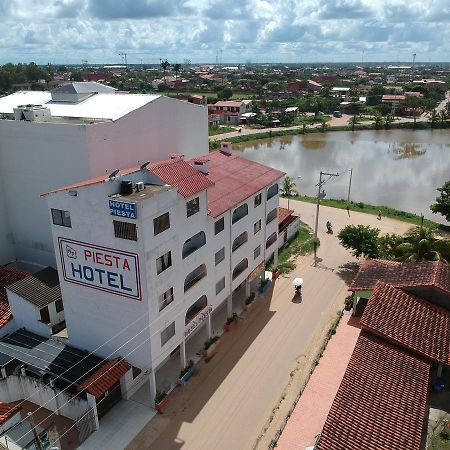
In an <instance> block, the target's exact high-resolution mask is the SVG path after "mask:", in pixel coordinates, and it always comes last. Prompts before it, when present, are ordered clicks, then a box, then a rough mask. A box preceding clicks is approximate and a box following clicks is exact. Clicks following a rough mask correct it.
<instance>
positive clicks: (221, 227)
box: [214, 217, 225, 234]
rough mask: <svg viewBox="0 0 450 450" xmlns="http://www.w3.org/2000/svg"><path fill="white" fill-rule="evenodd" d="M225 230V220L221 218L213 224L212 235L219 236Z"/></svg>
mask: <svg viewBox="0 0 450 450" xmlns="http://www.w3.org/2000/svg"><path fill="white" fill-rule="evenodd" d="M224 228H225V219H224V218H223V217H222V218H221V219H219V220H217V221H216V222H215V223H214V234H219V233H220V232H221V231H223V230H224Z"/></svg>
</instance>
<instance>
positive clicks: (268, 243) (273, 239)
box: [266, 232, 277, 248]
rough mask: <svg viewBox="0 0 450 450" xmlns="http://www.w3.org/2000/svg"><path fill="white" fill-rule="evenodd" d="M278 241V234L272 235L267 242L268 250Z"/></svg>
mask: <svg viewBox="0 0 450 450" xmlns="http://www.w3.org/2000/svg"><path fill="white" fill-rule="evenodd" d="M276 240H277V233H276V232H274V233H272V234H271V235H270V236H269V237H268V238H267V241H266V248H269V247H270V246H271V245H272V244H273V243H274V242H275V241H276Z"/></svg>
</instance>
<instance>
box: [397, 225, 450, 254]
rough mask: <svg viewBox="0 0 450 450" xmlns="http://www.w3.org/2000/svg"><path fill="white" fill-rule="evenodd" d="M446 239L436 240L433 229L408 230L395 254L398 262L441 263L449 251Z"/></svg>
mask: <svg viewBox="0 0 450 450" xmlns="http://www.w3.org/2000/svg"><path fill="white" fill-rule="evenodd" d="M449 244H450V243H449V242H448V240H447V239H438V238H437V237H436V229H435V228H433V227H425V226H418V227H414V228H411V229H409V230H408V231H407V232H406V233H405V235H404V237H403V243H402V244H400V245H399V246H397V248H396V249H395V252H396V253H397V255H398V256H397V259H398V260H399V261H405V262H406V261H443V262H447V260H446V258H445V257H446V256H447V257H448V256H449V255H448V254H447V251H448V249H449Z"/></svg>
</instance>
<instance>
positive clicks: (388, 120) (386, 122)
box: [384, 114, 394, 130]
mask: <svg viewBox="0 0 450 450" xmlns="http://www.w3.org/2000/svg"><path fill="white" fill-rule="evenodd" d="M393 121H394V118H393V117H392V116H391V115H390V114H387V115H386V117H385V118H384V127H385V128H386V130H387V129H389V126H390V124H391V123H392V122H393Z"/></svg>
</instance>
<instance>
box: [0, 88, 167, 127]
mask: <svg viewBox="0 0 450 450" xmlns="http://www.w3.org/2000/svg"><path fill="white" fill-rule="evenodd" d="M160 97H161V96H160V95H147V94H114V93H111V94H106V93H99V94H95V95H91V96H90V97H88V98H87V99H85V100H83V101H80V102H79V103H64V102H52V101H51V100H52V96H51V93H50V92H41V91H19V92H15V93H14V94H11V95H8V96H6V97H2V98H0V114H2V113H3V114H13V112H14V108H16V107H17V106H19V105H28V104H31V105H42V106H45V107H47V108H49V109H50V112H51V114H52V116H55V117H70V118H79V119H103V120H117V119H120V118H121V117H123V116H125V115H127V114H129V113H130V112H132V111H135V110H136V109H139V108H142V107H143V106H144V105H147V104H148V103H151V102H153V101H155V100H156V99H158V98H160Z"/></svg>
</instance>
